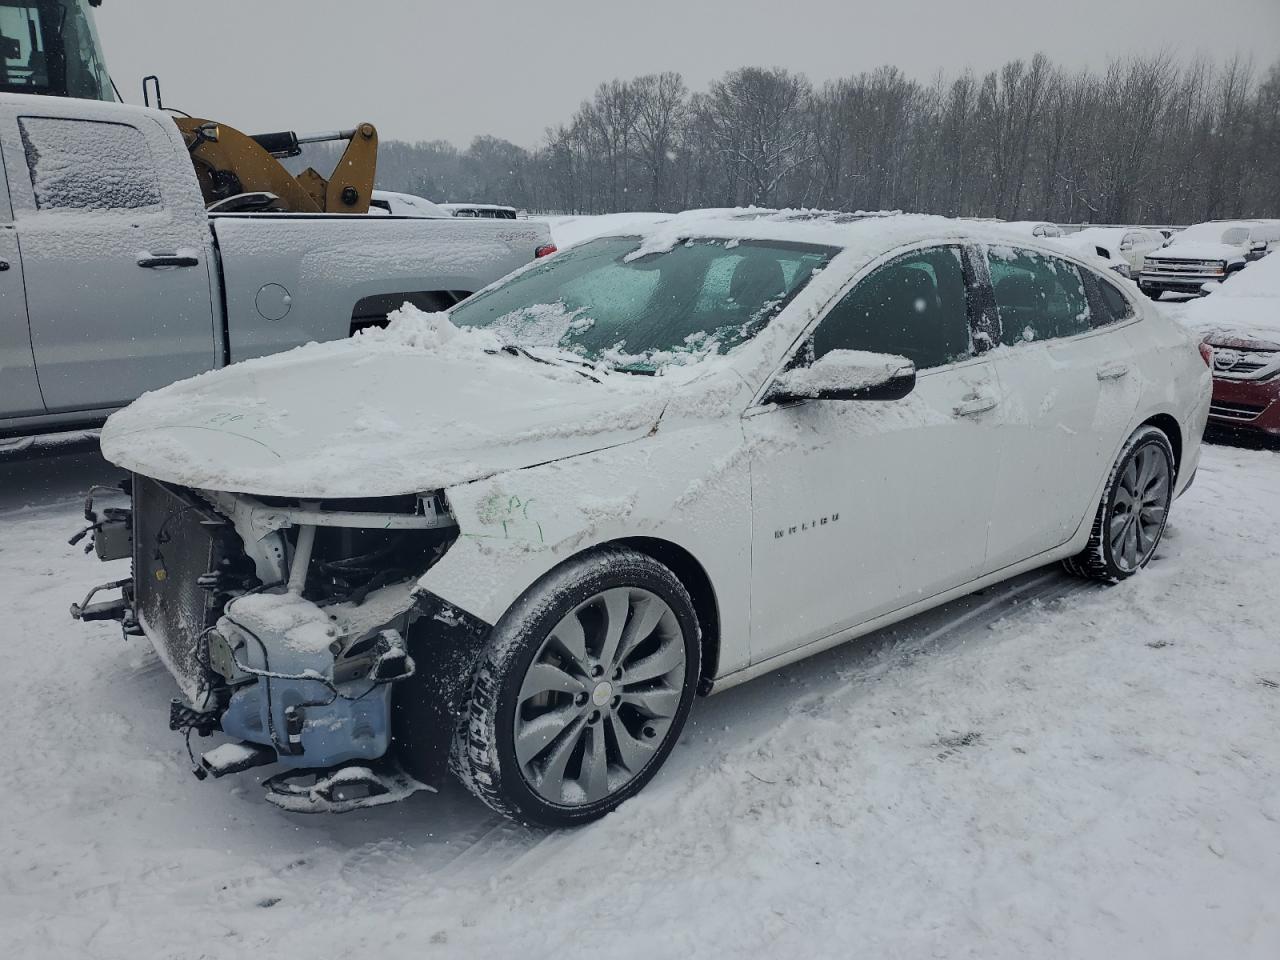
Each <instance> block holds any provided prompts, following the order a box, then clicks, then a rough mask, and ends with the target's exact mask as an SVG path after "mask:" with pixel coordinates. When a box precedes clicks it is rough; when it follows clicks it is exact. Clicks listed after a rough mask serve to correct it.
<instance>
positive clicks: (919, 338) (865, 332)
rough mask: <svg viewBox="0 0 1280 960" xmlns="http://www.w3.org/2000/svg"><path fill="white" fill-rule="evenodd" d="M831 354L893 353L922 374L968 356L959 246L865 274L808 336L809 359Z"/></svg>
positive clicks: (906, 258)
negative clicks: (811, 349)
mask: <svg viewBox="0 0 1280 960" xmlns="http://www.w3.org/2000/svg"><path fill="white" fill-rule="evenodd" d="M832 350H867V351H870V352H872V353H893V354H898V355H899V356H903V357H906V358H907V359H909V360H911V361H913V362H914V363H915V365H916V368H917V369H919V370H926V369H928V368H929V367H940V366H943V365H944V364H948V363H954V362H956V361H957V360H964V359H967V358H968V357H970V356H972V354H973V341H972V338H971V337H970V334H969V311H968V298H967V294H966V290H965V282H964V269H963V267H962V265H961V260H960V248H959V247H934V248H932V249H928V250H917V251H914V252H912V253H908V254H905V255H903V256H901V257H898V258H897V259H896V260H891V261H890V262H888V263H886V264H885V265H884V266H882V267H879V268H877V269H876V270H875V271H873V272H872V273H870V274H868V275H867V276H866V277H864V278H863V279H862V281H861V282H860V283H859V284H858V285H857V286H856V287H854V288H853V289H852V290H850V291H849V292H848V293H847V294H846V295H845V297H844V299H843V300H841V301H840V302H839V303H837V304H836V305H835V306H834V307H833V308H832V309H831V312H830V313H828V314H827V315H826V316H825V317H824V318H823V320H822V322H821V323H820V324H819V325H818V329H817V330H816V331H815V332H814V335H813V359H815V360H817V359H818V358H819V357H822V356H823V355H824V354H827V353H829V352H830V351H832Z"/></svg>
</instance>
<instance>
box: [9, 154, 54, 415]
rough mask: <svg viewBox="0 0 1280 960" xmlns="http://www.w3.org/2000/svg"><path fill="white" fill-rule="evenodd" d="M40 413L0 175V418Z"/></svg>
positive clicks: (23, 300)
mask: <svg viewBox="0 0 1280 960" xmlns="http://www.w3.org/2000/svg"><path fill="white" fill-rule="evenodd" d="M41 413H44V400H42V399H41V397H40V384H39V382H38V381H37V379H36V361H35V356H34V355H33V354H32V352H31V328H30V327H29V326H28V324H27V297H26V293H25V291H24V290H23V286H22V257H21V256H20V254H19V251H18V234H17V232H16V231H15V230H14V228H13V211H12V209H11V207H10V206H9V191H8V187H7V185H6V184H5V179H4V177H3V176H2V175H0V420H3V419H5V418H7V417H27V416H33V415H35V414H41Z"/></svg>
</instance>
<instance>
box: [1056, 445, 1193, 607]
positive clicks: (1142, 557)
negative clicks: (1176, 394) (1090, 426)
mask: <svg viewBox="0 0 1280 960" xmlns="http://www.w3.org/2000/svg"><path fill="white" fill-rule="evenodd" d="M1174 477H1175V474H1174V467H1173V447H1172V446H1170V444H1169V438H1168V436H1166V435H1165V432H1164V431H1163V430H1161V429H1159V428H1158V427H1143V428H1141V429H1140V430H1138V431H1137V432H1135V433H1134V435H1133V436H1132V437H1130V438H1129V442H1128V443H1126V444H1125V446H1124V449H1123V450H1121V451H1120V456H1119V458H1118V459H1117V460H1116V463H1115V466H1113V467H1112V468H1111V474H1110V476H1108V478H1107V483H1106V486H1105V487H1103V490H1102V502H1101V503H1099V504H1098V512H1097V514H1096V515H1095V516H1094V519H1093V529H1092V530H1091V531H1090V534H1089V542H1088V544H1087V545H1086V546H1085V548H1084V549H1083V550H1082V551H1080V553H1078V554H1076V555H1075V556H1074V557H1071V558H1070V559H1068V560H1064V561H1063V566H1064V567H1066V569H1067V572H1068V573H1072V574H1075V575H1076V576H1079V577H1087V578H1088V579H1090V580H1102V581H1104V582H1106V583H1118V582H1119V581H1121V580H1124V579H1126V578H1127V577H1131V576H1133V575H1134V574H1135V573H1137V572H1138V571H1139V570H1141V569H1142V568H1143V567H1145V566H1146V565H1147V561H1149V560H1150V559H1151V556H1152V554H1154V553H1155V551H1156V547H1157V546H1158V545H1159V543H1160V537H1161V536H1162V535H1163V534H1164V525H1165V522H1166V520H1167V519H1168V517H1169V505H1170V504H1171V503H1172V502H1173V484H1174Z"/></svg>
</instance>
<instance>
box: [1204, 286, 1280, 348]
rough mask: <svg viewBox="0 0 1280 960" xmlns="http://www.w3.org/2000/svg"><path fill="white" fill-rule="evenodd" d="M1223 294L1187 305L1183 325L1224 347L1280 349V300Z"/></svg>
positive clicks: (1220, 292)
mask: <svg viewBox="0 0 1280 960" xmlns="http://www.w3.org/2000/svg"><path fill="white" fill-rule="evenodd" d="M1228 286H1230V284H1228ZM1223 292H1225V291H1219V292H1217V293H1214V294H1213V295H1211V296H1208V297H1204V298H1203V299H1201V300H1196V301H1193V302H1192V303H1190V304H1188V305H1187V307H1186V309H1185V312H1184V313H1183V323H1184V324H1186V326H1187V327H1189V328H1190V329H1191V330H1192V331H1194V332H1195V333H1197V334H1199V335H1200V336H1201V337H1212V338H1213V339H1214V341H1215V342H1216V343H1219V344H1221V345H1223V346H1232V347H1236V348H1240V349H1250V348H1253V349H1260V350H1280V297H1228V296H1223V295H1222V294H1223Z"/></svg>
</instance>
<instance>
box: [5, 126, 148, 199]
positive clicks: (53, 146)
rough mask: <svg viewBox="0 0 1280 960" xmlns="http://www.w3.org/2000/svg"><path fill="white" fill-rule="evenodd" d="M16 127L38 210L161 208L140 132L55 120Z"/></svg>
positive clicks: (123, 127)
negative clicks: (20, 133) (19, 132)
mask: <svg viewBox="0 0 1280 960" xmlns="http://www.w3.org/2000/svg"><path fill="white" fill-rule="evenodd" d="M18 124H19V127H20V129H21V132H22V148H23V151H24V153H25V154H26V158H27V169H28V170H29V171H30V173H31V187H32V189H33V190H34V191H35V195H36V206H37V207H38V208H39V209H41V210H136V211H144V210H159V209H160V207H161V199H160V184H159V180H158V178H157V177H156V170H155V164H154V163H153V161H152V158H151V150H150V148H148V146H147V141H146V138H145V137H144V136H143V135H142V131H141V130H139V129H138V128H137V127H132V126H129V125H128V124H124V123H100V122H98V121H92V120H61V119H55V118H53V117H19V118H18Z"/></svg>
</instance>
